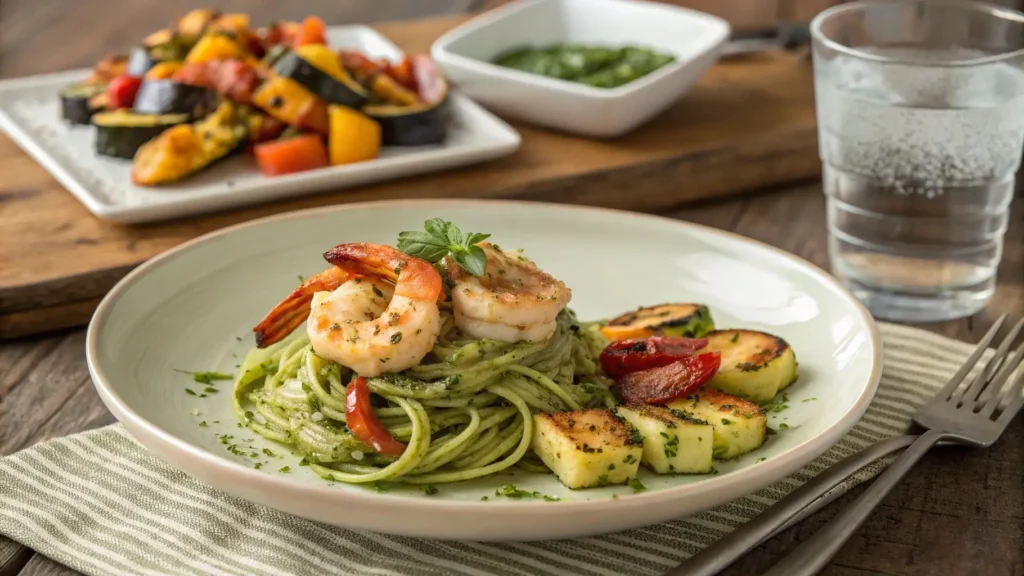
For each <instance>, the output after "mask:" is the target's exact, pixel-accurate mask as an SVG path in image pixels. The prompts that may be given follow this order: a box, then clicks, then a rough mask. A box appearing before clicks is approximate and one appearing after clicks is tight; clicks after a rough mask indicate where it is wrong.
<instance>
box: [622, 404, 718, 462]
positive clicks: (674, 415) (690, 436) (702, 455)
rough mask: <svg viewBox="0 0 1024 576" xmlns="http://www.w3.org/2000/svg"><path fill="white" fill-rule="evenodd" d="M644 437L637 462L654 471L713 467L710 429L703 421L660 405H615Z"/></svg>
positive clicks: (712, 434)
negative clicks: (640, 456)
mask: <svg viewBox="0 0 1024 576" xmlns="http://www.w3.org/2000/svg"><path fill="white" fill-rule="evenodd" d="M616 412H617V413H618V414H619V416H622V417H623V418H625V419H626V421H627V422H629V423H630V424H632V425H633V427H635V428H636V429H637V430H639V431H640V434H642V435H643V437H644V455H643V458H642V459H641V460H640V463H641V464H643V465H644V466H647V467H648V468H650V469H651V470H653V471H654V472H655V473H656V474H707V473H709V472H711V470H712V469H714V466H715V464H714V461H713V458H712V455H713V454H712V452H713V450H712V445H713V442H714V429H713V427H712V426H711V424H709V423H708V422H707V421H705V420H698V419H696V418H694V417H692V416H688V415H687V414H685V413H683V412H680V411H678V410H672V409H670V408H666V407H664V406H650V405H646V404H641V405H637V406H619V407H618V408H616Z"/></svg>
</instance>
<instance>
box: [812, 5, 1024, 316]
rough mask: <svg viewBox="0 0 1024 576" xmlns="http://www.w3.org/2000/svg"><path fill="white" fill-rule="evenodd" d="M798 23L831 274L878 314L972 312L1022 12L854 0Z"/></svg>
mask: <svg viewBox="0 0 1024 576" xmlns="http://www.w3.org/2000/svg"><path fill="white" fill-rule="evenodd" d="M811 32H812V35H813V49H814V89H815V100H816V106H817V117H818V139H819V149H820V154H821V161H822V174H823V180H824V188H825V194H826V195H827V205H828V227H829V255H830V257H831V261H832V271H833V273H834V274H835V275H836V276H837V277H838V278H839V279H840V280H841V281H842V282H844V283H845V284H846V286H847V287H848V288H849V289H850V290H851V291H852V292H853V293H854V294H855V295H857V297H859V298H860V299H861V300H863V301H864V303H865V304H866V305H867V306H868V308H869V309H870V310H871V312H872V314H874V315H875V316H876V317H878V318H883V319H888V320H899V321H909V322H929V321H940V320H949V319H953V318H960V317H963V316H969V315H971V314H974V313H975V312H977V311H979V310H981V309H982V308H984V306H985V305H986V304H987V303H988V301H989V300H990V299H991V297H992V294H993V293H994V291H995V286H996V269H997V267H998V265H999V260H1000V257H1001V256H1002V248H1003V235H1004V232H1005V230H1006V224H1007V219H1008V218H1009V214H1010V210H1009V207H1010V201H1011V200H1012V199H1013V192H1014V175H1015V173H1016V171H1017V168H1018V167H1019V165H1020V162H1021V148H1022V144H1024V14H1021V13H1019V12H1016V11H1014V10H1010V9H1006V8H1002V7H998V6H994V5H988V4H980V3H972V2H964V1H954V0H881V1H874V2H853V3H848V4H841V5H839V6H837V7H834V8H831V9H829V10H826V11H824V12H822V13H821V14H820V15H819V16H818V17H817V18H815V19H814V21H813V22H812V23H811Z"/></svg>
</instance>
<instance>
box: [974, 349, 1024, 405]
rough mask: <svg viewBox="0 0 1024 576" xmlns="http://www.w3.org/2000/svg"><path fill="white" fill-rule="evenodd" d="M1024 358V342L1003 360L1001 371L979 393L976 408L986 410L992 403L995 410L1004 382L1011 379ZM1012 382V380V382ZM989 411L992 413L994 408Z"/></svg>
mask: <svg viewBox="0 0 1024 576" xmlns="http://www.w3.org/2000/svg"><path fill="white" fill-rule="evenodd" d="M1022 359H1024V344H1021V345H1020V346H1019V347H1018V348H1017V350H1016V351H1015V352H1014V353H1013V354H1012V355H1011V356H1010V357H1009V358H1007V359H1006V360H1004V361H1003V365H1002V366H1001V367H1000V368H999V372H997V373H996V374H995V375H994V376H993V377H992V379H991V380H990V382H989V384H988V386H986V387H985V390H984V391H983V392H982V393H981V394H979V395H978V401H977V402H976V403H975V404H974V409H975V410H979V411H981V412H985V410H984V408H985V407H987V406H988V405H989V404H992V409H993V410H994V409H995V408H996V405H997V404H998V401H999V400H1001V399H1002V398H1001V396H1000V394H999V393H1000V391H1002V387H1003V384H1005V383H1006V381H1007V380H1009V379H1010V376H1011V375H1012V374H1013V371H1014V370H1016V369H1017V367H1018V366H1019V365H1020V363H1021V360H1022ZM1012 382H1013V381H1012V380H1011V384H1012ZM987 412H988V413H989V414H991V413H992V410H989V411H987Z"/></svg>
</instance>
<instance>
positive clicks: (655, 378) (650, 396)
mask: <svg viewBox="0 0 1024 576" xmlns="http://www.w3.org/2000/svg"><path fill="white" fill-rule="evenodd" d="M721 363H722V356H721V354H719V353H718V352H707V353H705V354H701V355H699V356H689V357H686V358H683V359H682V360H679V361H678V362H674V363H672V364H669V365H667V366H661V367H659V368H651V369H649V370H641V371H640V372H633V373H631V374H626V375H625V376H623V377H622V379H621V380H619V393H620V394H622V400H623V401H624V402H625V403H626V404H667V403H669V402H671V401H673V400H678V399H679V398H682V397H684V396H688V395H690V394H693V393H694V392H696V391H697V390H700V389H701V388H703V387H704V385H705V384H707V383H708V381H709V380H711V377H712V376H714V375H715V373H716V372H718V367H719V365H721Z"/></svg>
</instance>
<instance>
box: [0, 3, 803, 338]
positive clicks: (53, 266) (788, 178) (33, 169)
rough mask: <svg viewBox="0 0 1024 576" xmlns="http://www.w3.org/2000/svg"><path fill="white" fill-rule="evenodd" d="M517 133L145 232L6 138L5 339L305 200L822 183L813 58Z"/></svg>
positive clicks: (715, 193) (731, 65)
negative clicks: (120, 220) (474, 159)
mask: <svg viewBox="0 0 1024 576" xmlns="http://www.w3.org/2000/svg"><path fill="white" fill-rule="evenodd" d="M463 19H464V17H461V16H459V17H449V18H442V19H435V20H422V21H417V22H411V23H394V24H383V25H379V26H377V28H378V29H379V30H380V31H381V32H383V33H384V34H385V35H387V36H388V37H390V38H392V39H394V40H395V41H396V42H397V43H398V44H399V45H400V46H402V47H403V48H404V49H406V50H407V51H424V50H427V49H428V48H429V46H430V44H431V43H432V42H433V40H434V39H436V38H437V37H438V36H439V35H440V34H441V33H442V32H444V31H445V30H448V29H449V28H451V27H452V26H453V25H455V24H457V23H459V22H461V21H462V20H463ZM118 38H119V40H120V37H118ZM127 45H130V44H117V46H127ZM19 50H20V49H19ZM92 52H93V53H94V55H95V56H98V55H99V54H100V53H102V51H101V50H100V49H98V48H94V49H93V50H92ZM19 53H20V52H19ZM5 73H6V70H5ZM516 128H517V129H518V130H519V131H520V133H521V134H522V138H523V144H522V147H521V149H520V150H519V151H518V152H517V153H516V154H514V155H512V156H510V157H508V158H504V159H501V160H498V161H494V162H489V163H486V164H481V165H478V166H474V167H470V168H466V169H460V170H455V171H448V172H442V173H438V174H432V175H425V176H416V177H412V178H406V179H402V180H398V181H392V182H386V183H382V184H379V185H374V186H368V187H360V188H355V189H349V190H341V191H337V192H331V193H326V194H320V195H314V196H308V197H305V198H301V199H295V200H288V201H280V202H275V203H271V204H264V205H260V206H255V207H252V208H248V209H243V210H236V211H233V212H222V213H219V214H215V215H212V216H205V217H196V218H189V219H179V220H175V221H172V222H168V223H160V224H151V225H144V226H143V225H140V226H123V225H117V224H115V223H112V222H107V221H104V220H101V219H98V218H96V217H94V216H92V215H91V214H90V213H89V212H88V211H87V210H86V209H85V207H83V206H82V205H81V204H79V203H78V201H77V200H75V199H74V198H73V197H72V196H71V195H70V194H69V193H68V192H67V191H65V190H64V188H63V187H62V186H60V184H58V183H57V182H56V181H55V180H54V179H53V178H52V177H51V176H50V175H49V173H47V172H46V171H45V170H44V169H43V168H42V167H41V166H40V165H38V164H37V163H36V162H35V161H33V160H32V159H31V158H30V157H28V156H27V155H26V154H24V153H23V152H22V151H21V149H20V148H18V147H17V145H15V144H14V143H13V142H12V141H11V140H10V139H8V138H6V137H5V136H2V135H0V174H3V175H4V177H3V178H0V225H2V226H3V228H4V230H5V240H4V241H3V242H0V270H3V271H4V273H3V274H0V338H5V337H6V338H11V337H16V336H22V335H26V334H30V333H37V332H41V331H45V330H52V329H57V328H64V327H69V326H75V325H81V324H84V323H85V322H87V321H88V319H89V317H90V315H91V313H92V310H93V308H94V307H95V304H96V302H97V301H98V299H99V298H100V297H101V296H102V295H103V294H105V293H106V292H107V291H108V290H109V289H110V288H111V287H112V286H113V285H114V283H116V282H117V281H118V280H119V279H120V278H121V277H123V276H124V274H126V273H127V272H128V271H129V270H131V269H132V268H133V267H134V266H136V265H138V264H139V263H141V262H143V261H145V260H146V259H148V258H150V257H152V256H154V255H156V254H159V253H161V252H163V251H165V250H167V249H168V248H171V247H173V246H175V245H177V244H179V243H181V242H183V241H185V240H189V239H191V238H194V237H195V236H198V235H201V234H203V233H205V232H209V231H211V230H215V229H218V228H222V227H224V226H226V225H229V224H234V223H237V222H243V221H247V220H251V219H253V218H257V217H260V216H264V215H268V214H274V213H278V212H283V211H289V210H294V209H297V208H303V207H310V206H323V205H329V204H338V203H346V202H358V201H364V200H377V199H387V198H424V197H496V198H519V199H532V200H543V201H549V202H564V203H577V204H590V205H598V206H608V207H614V208H625V209H630V210H643V211H657V210H663V209H666V208H669V207H672V206H678V205H680V204H683V203H685V202H689V201H693V200H698V199H707V198H713V197H720V196H726V195H731V194H736V193H739V192H743V191H749V190H750V189H752V188H756V187H761V186H766V185H772V184H778V183H783V182H793V181H800V180H806V179H808V178H814V177H817V175H818V173H819V170H820V165H819V161H818V157H817V140H816V136H815V123H814V107H813V89H812V84H811V70H810V66H809V64H808V63H807V62H806V60H804V59H802V58H800V57H799V56H792V55H787V54H785V53H781V52H780V53H775V54H763V55H759V56H756V57H751V58H745V59H741V60H731V61H729V62H724V63H722V64H720V65H718V66H716V67H715V68H713V69H712V70H711V71H710V72H709V73H708V74H707V75H706V76H705V77H704V78H703V79H702V80H701V82H700V84H699V85H698V86H697V87H696V88H695V89H694V90H693V91H692V92H691V93H690V94H688V95H687V96H686V97H685V98H683V99H682V100H681V101H680V102H679V103H678V104H677V105H675V106H673V107H672V108H671V109H670V110H668V111H666V112H665V113H663V114H661V115H659V116H658V117H657V118H656V119H655V120H653V121H652V122H650V123H648V124H647V125H645V126H643V127H641V128H640V129H638V130H637V131H635V132H633V133H631V134H629V135H627V136H625V137H622V138H619V139H616V140H611V141H595V140H588V139H584V138H576V137H572V136H567V135H561V134H557V133H554V132H549V131H545V130H541V129H537V128H532V127H529V126H526V125H521V124H517V125H516ZM626 191H628V193H627V192H626Z"/></svg>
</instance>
